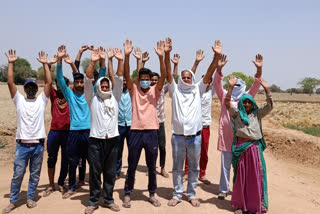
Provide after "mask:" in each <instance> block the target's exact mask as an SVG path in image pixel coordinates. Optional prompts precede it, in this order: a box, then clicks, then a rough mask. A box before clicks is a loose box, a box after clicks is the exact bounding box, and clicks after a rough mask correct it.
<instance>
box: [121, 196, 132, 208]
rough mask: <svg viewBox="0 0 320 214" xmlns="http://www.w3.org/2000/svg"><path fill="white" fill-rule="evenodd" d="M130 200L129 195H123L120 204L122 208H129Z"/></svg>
mask: <svg viewBox="0 0 320 214" xmlns="http://www.w3.org/2000/svg"><path fill="white" fill-rule="evenodd" d="M130 202H131V199H130V196H128V195H126V196H124V199H123V203H122V206H123V207H124V208H130V207H131V203H130Z"/></svg>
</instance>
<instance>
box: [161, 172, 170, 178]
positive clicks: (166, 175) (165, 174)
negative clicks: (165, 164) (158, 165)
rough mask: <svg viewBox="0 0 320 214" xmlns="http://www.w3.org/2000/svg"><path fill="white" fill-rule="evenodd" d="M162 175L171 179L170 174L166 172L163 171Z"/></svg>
mask: <svg viewBox="0 0 320 214" xmlns="http://www.w3.org/2000/svg"><path fill="white" fill-rule="evenodd" d="M160 175H162V176H163V177H165V178H169V174H168V173H167V172H166V171H161V173H160Z"/></svg>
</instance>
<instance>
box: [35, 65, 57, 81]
mask: <svg viewBox="0 0 320 214" xmlns="http://www.w3.org/2000/svg"><path fill="white" fill-rule="evenodd" d="M55 71H56V66H55V65H51V69H50V73H51V78H52V81H54V80H55V79H56V72H55ZM36 74H37V75H36V78H37V80H44V69H43V66H41V67H39V68H38V72H37V73H36Z"/></svg>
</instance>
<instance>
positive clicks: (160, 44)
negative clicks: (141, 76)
mask: <svg viewBox="0 0 320 214" xmlns="http://www.w3.org/2000/svg"><path fill="white" fill-rule="evenodd" d="M166 43H168V44H167V46H169V47H167V50H166V51H168V52H170V51H171V50H172V46H171V39H170V38H169V37H168V38H166ZM154 50H155V51H156V53H157V55H158V57H159V63H160V75H161V76H160V79H159V81H158V82H157V88H158V90H159V91H161V90H162V87H163V84H164V81H165V79H166V65H165V64H164V60H163V54H164V51H165V47H164V41H159V42H157V48H155V49H154ZM169 58H170V56H169ZM169 64H170V61H169Z"/></svg>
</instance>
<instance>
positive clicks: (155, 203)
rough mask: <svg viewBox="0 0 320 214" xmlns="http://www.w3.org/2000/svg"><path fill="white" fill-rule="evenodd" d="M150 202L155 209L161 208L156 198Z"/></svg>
mask: <svg viewBox="0 0 320 214" xmlns="http://www.w3.org/2000/svg"><path fill="white" fill-rule="evenodd" d="M148 201H149V202H150V203H151V204H152V205H153V206H155V207H160V206H161V203H160V201H159V200H158V199H156V198H154V197H151V198H149V199H148Z"/></svg>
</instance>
